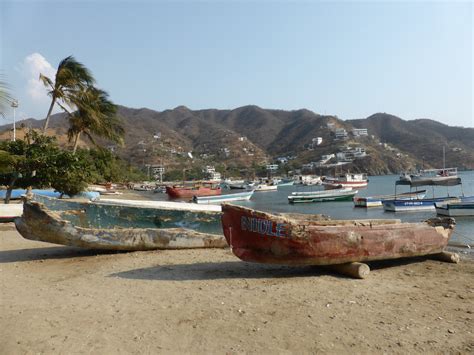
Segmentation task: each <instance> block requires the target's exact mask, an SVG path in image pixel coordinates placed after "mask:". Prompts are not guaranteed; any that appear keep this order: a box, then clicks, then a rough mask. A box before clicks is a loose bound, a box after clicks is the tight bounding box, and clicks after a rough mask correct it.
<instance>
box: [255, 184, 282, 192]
mask: <svg viewBox="0 0 474 355" xmlns="http://www.w3.org/2000/svg"><path fill="white" fill-rule="evenodd" d="M277 189H278V185H272V184H258V185H256V186H255V191H276V190H277Z"/></svg>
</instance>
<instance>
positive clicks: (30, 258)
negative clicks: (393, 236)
mask: <svg viewBox="0 0 474 355" xmlns="http://www.w3.org/2000/svg"><path fill="white" fill-rule="evenodd" d="M371 267H372V271H371V273H370V275H369V276H368V278H367V279H365V280H354V279H350V278H347V277H341V276H338V275H336V274H333V273H330V272H329V271H327V270H325V269H321V268H317V267H301V268H290V267H281V266H267V265H258V264H249V263H244V262H242V261H239V260H238V259H237V258H236V257H234V256H233V255H232V253H231V252H230V251H229V250H228V249H201V250H179V251H178V250H175V251H150V252H131V253H110V252H107V253H103V252H102V253H98V252H94V251H87V250H82V249H77V248H72V247H63V246H56V245H53V244H47V243H42V242H34V241H29V240H25V239H23V238H22V237H21V236H20V235H19V234H18V233H17V232H16V230H15V229H14V226H13V224H3V225H0V269H1V271H0V275H1V302H0V329H1V332H2V335H1V337H0V349H2V350H1V352H2V353H5V354H19V353H20V354H22V353H28V354H30V353H31V354H33V353H48V354H52V353H68V354H72V353H95V354H110V353H114V354H116V353H131V354H146V353H206V354H207V353H219V354H227V353H230V354H232V353H309V352H311V353H317V352H322V353H382V352H388V353H400V354H406V353H420V352H428V353H473V352H474V334H473V331H474V322H473V319H474V314H473V312H474V283H473V280H474V262H473V261H472V260H463V261H462V262H461V263H460V264H448V263H443V262H439V261H432V260H428V259H425V258H418V259H416V260H400V261H391V262H379V263H375V264H371Z"/></svg>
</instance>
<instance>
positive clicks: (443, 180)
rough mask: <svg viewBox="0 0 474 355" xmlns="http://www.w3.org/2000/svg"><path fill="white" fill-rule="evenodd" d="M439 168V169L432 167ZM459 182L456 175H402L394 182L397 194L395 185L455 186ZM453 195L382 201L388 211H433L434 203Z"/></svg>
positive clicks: (452, 198) (453, 198)
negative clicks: (415, 176)
mask: <svg viewBox="0 0 474 355" xmlns="http://www.w3.org/2000/svg"><path fill="white" fill-rule="evenodd" d="M432 170H439V169H432ZM460 184H461V178H460V177H458V176H457V175H449V174H447V176H437V175H435V176H433V177H417V178H414V177H410V178H407V176H406V175H402V176H401V177H400V179H399V180H398V181H396V182H395V195H397V186H398V185H405V186H410V188H412V187H419V186H447V187H449V186H455V185H460ZM455 199H457V197H455V196H443V197H434V196H433V197H432V198H420V199H413V200H402V199H398V198H394V199H387V200H385V201H383V208H384V210H385V211H388V212H417V211H434V210H435V203H438V202H446V201H449V200H455Z"/></svg>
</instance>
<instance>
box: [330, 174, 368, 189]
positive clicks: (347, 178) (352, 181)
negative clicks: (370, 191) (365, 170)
mask: <svg viewBox="0 0 474 355" xmlns="http://www.w3.org/2000/svg"><path fill="white" fill-rule="evenodd" d="M368 183H369V180H368V179H367V174H350V173H347V174H340V175H338V176H336V177H330V176H329V177H325V178H324V181H323V185H324V188H325V189H328V190H329V189H334V188H336V189H337V188H340V187H351V188H353V189H354V188H361V187H367V184H368Z"/></svg>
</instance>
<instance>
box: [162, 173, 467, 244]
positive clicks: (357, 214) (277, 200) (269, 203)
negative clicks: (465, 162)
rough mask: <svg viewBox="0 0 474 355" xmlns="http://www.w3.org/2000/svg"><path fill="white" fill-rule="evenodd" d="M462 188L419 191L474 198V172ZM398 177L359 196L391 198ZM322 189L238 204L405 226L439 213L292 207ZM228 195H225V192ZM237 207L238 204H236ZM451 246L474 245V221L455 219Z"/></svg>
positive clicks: (377, 179)
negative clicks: (294, 199)
mask: <svg viewBox="0 0 474 355" xmlns="http://www.w3.org/2000/svg"><path fill="white" fill-rule="evenodd" d="M459 176H460V177H461V179H462V182H463V183H462V185H459V186H451V187H449V189H447V188H446V187H434V188H432V187H431V186H426V187H423V188H419V189H425V188H426V190H427V195H426V196H427V197H431V195H432V193H433V192H434V194H435V196H446V195H449V196H460V195H462V194H463V193H464V195H465V196H474V171H465V172H460V173H459ZM398 177H399V176H398V175H385V176H371V177H369V185H368V187H367V188H365V189H360V190H359V193H358V194H357V195H358V196H373V195H380V194H392V193H394V192H395V181H396V180H398ZM321 189H322V187H321V186H315V187H311V186H299V185H294V186H282V187H281V188H279V189H278V191H270V192H256V193H254V194H253V196H252V199H251V200H250V201H241V202H238V204H240V205H243V206H248V207H251V208H254V209H257V210H261V211H266V212H283V213H284V212H290V213H307V214H325V215H327V216H330V217H331V218H333V219H366V218H384V219H386V218H394V219H401V220H402V221H406V222H419V221H423V220H426V219H428V218H431V217H435V216H436V212H435V211H433V212H397V213H394V212H385V211H384V210H383V207H380V208H379V207H377V208H355V207H354V204H353V202H352V201H339V202H316V203H301V204H289V203H288V195H290V194H291V192H294V191H312V190H313V191H314V190H321ZM406 191H409V189H408V188H407V187H405V186H398V188H397V192H406ZM224 193H225V192H224ZM165 196H166V195H164V194H154V197H155V198H156V199H163V198H166V197H165ZM235 203H237V202H235ZM451 241H452V242H456V243H462V244H469V245H474V217H456V229H455V231H454V234H453V236H452V238H451Z"/></svg>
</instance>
